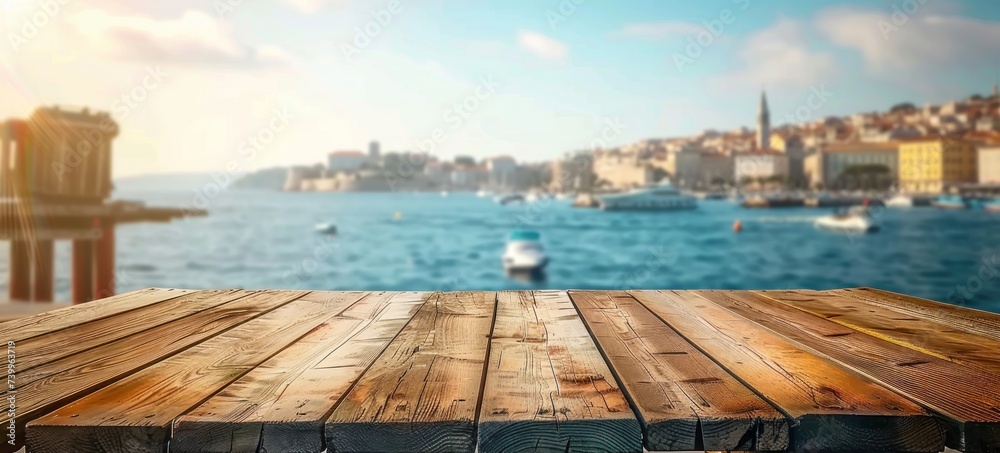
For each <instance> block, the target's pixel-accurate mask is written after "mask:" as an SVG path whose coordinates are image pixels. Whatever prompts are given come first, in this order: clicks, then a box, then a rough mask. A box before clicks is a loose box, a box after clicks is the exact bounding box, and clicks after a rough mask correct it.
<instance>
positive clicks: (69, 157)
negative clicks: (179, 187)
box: [0, 107, 205, 303]
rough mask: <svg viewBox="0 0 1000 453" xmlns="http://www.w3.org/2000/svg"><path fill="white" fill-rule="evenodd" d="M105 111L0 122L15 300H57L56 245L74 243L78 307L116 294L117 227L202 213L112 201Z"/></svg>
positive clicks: (3, 227)
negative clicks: (55, 284)
mask: <svg viewBox="0 0 1000 453" xmlns="http://www.w3.org/2000/svg"><path fill="white" fill-rule="evenodd" d="M118 133H119V128H118V124H117V123H116V122H115V121H114V120H113V119H112V118H111V116H110V115H109V114H107V113H92V112H90V111H89V110H87V109H83V110H82V111H68V110H63V109H60V108H59V107H52V108H39V109H37V110H35V111H34V113H32V115H31V116H30V117H29V118H28V119H11V120H8V121H5V122H2V123H0V144H2V147H0V240H6V241H10V265H9V269H10V277H9V278H10V281H9V286H8V288H9V298H10V300H11V301H22V302H28V301H34V302H52V301H53V299H54V292H55V290H54V281H55V272H54V269H55V241H59V240H67V241H72V266H71V269H72V271H71V272H72V278H71V280H72V291H71V294H72V301H73V303H82V302H87V301H90V300H94V299H99V298H104V297H108V296H112V295H114V294H115V276H114V275H115V274H114V271H115V228H116V226H117V225H119V224H123V223H134V222H150V221H170V220H171V219H175V218H179V217H183V216H186V215H204V214H205V212H204V211H187V210H181V209H174V208H150V207H146V206H144V205H143V204H142V203H138V202H127V201H115V200H111V199H110V198H111V193H112V189H113V185H112V180H111V142H112V141H113V139H114V138H115V137H117V135H118Z"/></svg>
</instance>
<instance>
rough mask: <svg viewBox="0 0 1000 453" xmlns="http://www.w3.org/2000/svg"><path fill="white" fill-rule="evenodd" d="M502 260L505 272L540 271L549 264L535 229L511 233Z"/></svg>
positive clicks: (539, 236)
mask: <svg viewBox="0 0 1000 453" xmlns="http://www.w3.org/2000/svg"><path fill="white" fill-rule="evenodd" d="M502 260H503V268H504V270H506V271H507V272H540V271H542V270H543V269H545V266H546V265H548V264H549V257H548V256H547V255H546V254H545V249H544V248H543V247H542V243H541V235H540V234H538V232H535V231H515V232H513V233H511V234H510V237H509V238H508V239H507V249H506V250H505V251H504V253H503V257H502Z"/></svg>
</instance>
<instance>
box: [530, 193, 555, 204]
mask: <svg viewBox="0 0 1000 453" xmlns="http://www.w3.org/2000/svg"><path fill="white" fill-rule="evenodd" d="M551 198H552V195H550V194H547V193H545V192H531V193H529V194H528V195H526V196H525V197H524V201H525V203H536V202H539V201H544V200H549V199H551Z"/></svg>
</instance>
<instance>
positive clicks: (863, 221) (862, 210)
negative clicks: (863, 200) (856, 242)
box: [814, 206, 880, 233]
mask: <svg viewBox="0 0 1000 453" xmlns="http://www.w3.org/2000/svg"><path fill="white" fill-rule="evenodd" d="M814 225H815V226H816V227H817V228H825V229H828V230H834V231H841V232H846V233H872V232H875V231H878V230H879V228H880V226H879V224H878V222H876V221H875V218H874V216H873V215H872V213H871V210H869V209H868V208H867V207H864V206H855V207H852V208H850V209H847V210H841V211H838V212H835V213H834V214H833V215H828V216H823V217H820V218H818V219H816V221H815V223H814Z"/></svg>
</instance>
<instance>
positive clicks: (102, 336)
mask: <svg viewBox="0 0 1000 453" xmlns="http://www.w3.org/2000/svg"><path fill="white" fill-rule="evenodd" d="M247 294H248V293H246V292H240V291H234V290H228V291H197V292H194V293H190V294H186V295H183V296H180V297H174V298H172V299H169V300H165V301H163V302H159V303H156V304H152V305H147V306H145V307H140V308H136V309H134V310H130V311H127V312H125V313H120V314H117V315H115V316H108V317H104V318H99V319H95V320H93V321H90V322H86V323H82V324H78V325H75V326H71V327H66V328H64V329H60V330H57V331H55V332H49V333H44V334H42V335H37V336H34V337H32V338H29V339H27V340H23V341H20V342H18V343H17V352H18V355H19V356H20V358H19V360H18V361H17V367H18V370H20V371H21V372H24V371H26V370H29V369H31V368H33V367H35V366H38V365H41V364H43V363H48V362H51V361H53V360H56V359H60V358H62V357H66V356H71V355H74V354H78V353H80V352H83V351H86V350H88V349H91V348H94V347H97V346H100V345H102V344H105V343H110V342H112V341H115V340H117V339H119V338H124V337H127V336H129V335H132V334H134V333H137V332H142V331H143V330H146V329H150V328H153V327H156V326H158V325H160V324H165V323H168V322H170V321H173V320H175V319H180V318H183V317H185V316H188V315H190V314H193V313H197V312H199V311H202V310H207V309H210V308H213V307H217V306H219V305H222V304H224V303H226V302H230V301H232V300H235V299H238V298H240V297H244V296H246V295H247Z"/></svg>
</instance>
